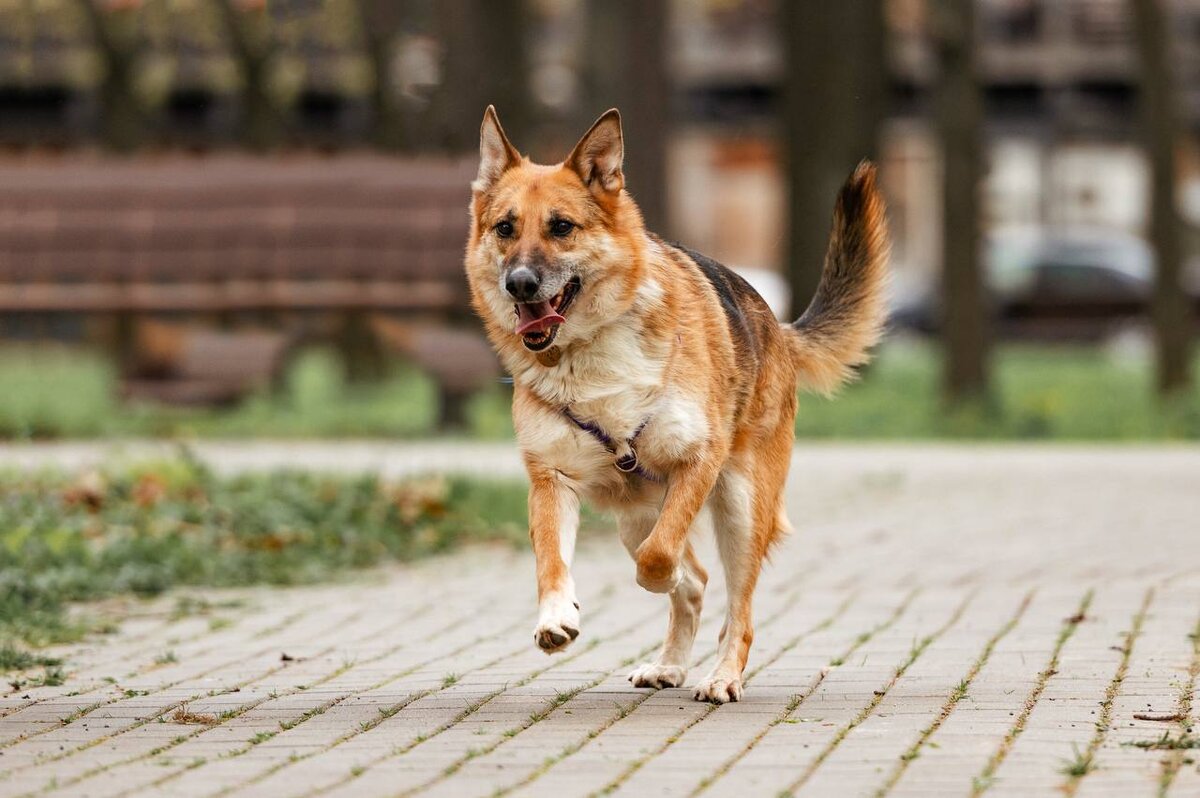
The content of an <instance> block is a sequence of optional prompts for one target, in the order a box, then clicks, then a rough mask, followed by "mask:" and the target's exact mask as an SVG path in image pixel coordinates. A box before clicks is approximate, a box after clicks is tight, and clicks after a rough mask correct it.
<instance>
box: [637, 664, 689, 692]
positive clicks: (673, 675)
mask: <svg viewBox="0 0 1200 798" xmlns="http://www.w3.org/2000/svg"><path fill="white" fill-rule="evenodd" d="M686 678H687V668H684V667H682V666H680V665H660V664H659V663H657V662H647V663H645V664H643V665H639V666H637V667H636V668H634V669H633V672H632V673H630V674H629V681H631V682H633V686H634V687H654V688H660V687H682V686H683V681H684V679H686Z"/></svg>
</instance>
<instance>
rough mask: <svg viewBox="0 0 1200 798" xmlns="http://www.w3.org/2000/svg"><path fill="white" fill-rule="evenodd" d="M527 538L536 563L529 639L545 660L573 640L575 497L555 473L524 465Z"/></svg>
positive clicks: (575, 622)
mask: <svg viewBox="0 0 1200 798" xmlns="http://www.w3.org/2000/svg"><path fill="white" fill-rule="evenodd" d="M528 470H529V482H530V487H529V537H530V540H531V541H532V542H533V554H534V557H535V558H536V559H537V587H538V622H537V628H536V629H534V632H533V639H534V641H535V642H536V643H537V645H538V647H539V648H540V649H542V650H543V651H545V652H546V653H547V654H554V653H557V652H559V651H562V650H563V649H565V648H566V647H567V646H569V645H571V643H572V641H574V640H575V638H577V637H579V602H578V600H577V599H576V598H575V581H574V580H573V579H572V578H571V558H572V556H573V555H574V553H575V533H576V532H577V531H578V529H579V495H578V494H577V493H576V492H575V491H574V490H573V489H572V488H571V487H570V486H569V485H568V484H567V483H566V480H565V478H564V477H563V475H562V474H561V473H559V472H558V471H556V470H554V469H552V468H548V467H545V466H542V465H540V464H537V463H529V464H528Z"/></svg>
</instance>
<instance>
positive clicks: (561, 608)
mask: <svg viewBox="0 0 1200 798" xmlns="http://www.w3.org/2000/svg"><path fill="white" fill-rule="evenodd" d="M577 637H579V605H578V604H577V603H576V602H575V599H574V598H573V597H572V596H567V595H563V594H557V595H550V596H546V597H545V598H544V599H543V600H542V605H541V608H540V609H539V611H538V624H537V628H536V629H534V630H533V640H534V642H535V643H537V646H538V648H540V649H541V650H542V651H545V652H546V653H547V654H557V653H558V652H560V651H563V650H565V649H566V647H567V646H569V645H571V643H573V642H574V641H575V638H577Z"/></svg>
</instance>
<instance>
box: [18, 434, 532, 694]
mask: <svg viewBox="0 0 1200 798" xmlns="http://www.w3.org/2000/svg"><path fill="white" fill-rule="evenodd" d="M484 540H487V541H505V542H508V543H510V544H513V545H523V544H524V543H525V541H526V533H525V489H524V488H523V486H522V485H521V484H520V483H517V482H486V481H478V480H466V479H424V480H410V481H407V482H399V483H397V482H388V481H384V480H381V479H379V478H378V477H375V476H343V477H333V476H326V475H320V474H314V473H307V472H299V471H282V472H277V473H273V474H259V475H243V476H237V477H219V476H216V475H214V474H213V473H211V472H209V471H208V470H207V469H205V468H204V467H203V466H201V465H199V464H197V463H195V462H194V461H192V460H190V459H189V458H187V457H186V456H184V457H182V458H180V459H178V460H172V461H166V462H160V463H153V464H145V465H141V466H136V467H123V468H112V469H108V470H106V471H102V472H89V473H85V474H81V475H64V474H61V473H57V472H43V473H34V474H29V473H15V472H9V473H3V472H0V670H20V669H25V668H28V667H32V666H34V665H42V666H46V667H47V669H48V671H50V670H52V668H53V666H54V665H56V664H57V663H55V662H52V661H50V660H47V659H45V658H39V657H36V656H35V655H32V654H28V653H27V652H25V651H24V648H23V647H18V646H17V645H16V643H17V642H22V643H23V644H24V645H42V644H48V643H54V642H61V641H67V640H72V639H76V638H77V637H78V636H79V635H80V634H82V633H83V632H85V631H87V630H88V628H89V625H88V623H87V622H86V620H84V619H82V618H81V617H80V616H79V614H78V613H69V612H67V609H68V606H69V604H70V603H71V602H76V601H89V600H95V599H99V598H103V597H105V596H110V595H115V594H122V593H125V594H129V593H132V594H136V595H143V596H152V595H156V594H159V593H162V592H163V591H165V590H167V589H169V588H172V587H175V586H179V585H211V586H237V585H248V584H260V583H266V584H276V585H293V584H306V583H312V582H317V581H321V580H327V579H331V578H334V577H336V576H338V575H339V574H342V573H345V572H347V571H349V570H351V569H357V568H365V567H368V566H372V565H375V564H378V563H381V562H385V561H388V560H411V559H415V558H418V557H422V556H426V555H429V554H434V553H437V552H442V551H446V550H449V549H451V548H454V547H456V546H458V545H460V544H462V543H466V542H470V541H484ZM195 609H196V608H195V607H192V606H187V607H184V610H185V611H186V612H192V611H195ZM174 660H175V655H174V653H173V652H171V651H165V652H162V653H161V654H160V655H159V657H158V659H157V660H156V661H158V662H159V663H160V664H167V663H170V662H173V661H174Z"/></svg>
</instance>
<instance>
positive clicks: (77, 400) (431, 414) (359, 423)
mask: <svg viewBox="0 0 1200 798" xmlns="http://www.w3.org/2000/svg"><path fill="white" fill-rule="evenodd" d="M0 384H3V385H4V390H3V391H0V438H7V439H17V440H28V439H49V438H98V437H100V438H103V437H130V436H134V437H175V438H189V437H209V438H242V437H250V438H309V437H372V436H383V437H392V438H395V437H399V438H412V437H424V436H428V435H431V434H433V432H434V421H435V417H436V406H435V402H436V393H435V389H434V384H433V382H432V381H431V380H430V379H429V378H428V377H426V376H425V375H423V374H421V373H420V372H418V371H416V370H414V369H411V368H407V367H405V366H402V365H397V366H396V367H395V369H394V370H393V371H392V373H391V374H390V375H389V376H388V377H387V378H385V379H383V380H382V381H380V382H378V383H373V384H368V385H356V384H352V383H348V382H347V380H346V377H345V374H344V370H343V368H342V366H341V363H340V361H339V360H338V358H337V357H336V355H334V354H333V353H332V352H329V351H326V350H319V349H314V350H310V351H306V352H304V353H301V354H300V355H299V356H298V357H297V358H295V360H294V361H293V364H292V366H291V368H290V369H289V370H288V372H287V374H286V375H285V376H284V379H283V380H282V384H281V385H280V387H279V389H278V390H277V391H275V392H274V393H267V392H264V393H261V394H256V395H252V396H250V397H249V398H247V399H246V400H244V401H243V402H241V403H240V404H238V405H237V406H236V407H234V408H226V409H204V408H201V409H196V408H173V407H164V406H161V405H151V404H145V403H140V404H139V403H133V404H123V403H121V402H120V401H119V399H118V379H117V375H116V370H115V368H114V366H113V365H112V364H111V363H110V362H109V361H108V360H107V359H106V358H105V357H104V356H102V355H100V354H96V353H92V352H88V351H85V350H79V349H67V348H63V347H57V346H43V347H36V348H29V347H6V348H3V349H0ZM508 401H509V399H508V391H507V390H506V389H504V388H503V386H501V385H499V384H498V383H497V385H496V386H494V387H493V388H491V389H488V390H485V391H483V392H481V393H480V394H479V395H478V396H476V397H475V398H474V400H473V401H472V402H471V405H470V407H469V409H468V416H469V420H470V428H469V430H468V432H469V433H470V434H472V435H475V436H477V437H506V436H510V435H511V434H512V422H511V420H510V419H509V416H508Z"/></svg>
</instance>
